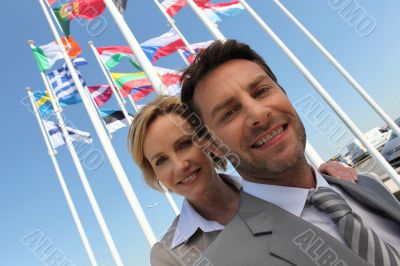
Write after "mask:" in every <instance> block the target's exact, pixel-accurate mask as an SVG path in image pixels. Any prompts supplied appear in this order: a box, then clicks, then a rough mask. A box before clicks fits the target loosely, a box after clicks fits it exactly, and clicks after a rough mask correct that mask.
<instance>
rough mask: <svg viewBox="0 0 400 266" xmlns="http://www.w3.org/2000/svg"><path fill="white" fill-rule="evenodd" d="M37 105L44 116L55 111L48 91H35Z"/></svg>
mask: <svg viewBox="0 0 400 266" xmlns="http://www.w3.org/2000/svg"><path fill="white" fill-rule="evenodd" d="M33 97H34V98H35V102H36V106H37V108H38V110H39V113H40V114H41V116H42V117H48V116H49V115H51V113H52V112H53V105H52V104H51V100H50V96H49V94H48V92H47V91H35V92H33Z"/></svg>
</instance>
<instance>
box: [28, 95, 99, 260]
mask: <svg viewBox="0 0 400 266" xmlns="http://www.w3.org/2000/svg"><path fill="white" fill-rule="evenodd" d="M26 90H27V93H28V96H29V99H30V101H31V104H32V107H33V111H34V114H35V116H36V120H37V122H38V124H39V128H40V131H41V132H42V136H43V139H44V142H45V143H46V147H47V150H48V153H49V156H50V159H51V162H52V163H53V167H54V170H55V171H56V174H57V178H58V182H60V185H61V189H62V191H63V193H64V197H65V199H66V201H67V204H68V207H69V210H70V212H71V214H72V218H73V219H74V222H75V226H76V228H77V229H78V232H79V236H80V237H81V240H82V242H83V246H84V247H85V250H86V253H87V255H88V257H89V260H90V264H91V265H95V266H97V265H98V263H97V261H96V257H95V256H94V253H93V250H92V247H91V246H90V243H89V240H88V238H87V235H86V233H85V230H84V229H83V226H82V223H81V219H80V218H79V215H78V212H77V211H76V208H75V204H74V202H73V200H72V197H71V194H70V193H69V190H68V187H67V184H66V183H65V180H64V176H63V174H62V172H61V169H60V166H59V164H58V162H57V158H56V154H57V151H56V150H55V149H54V148H53V147H52V145H51V143H50V141H49V136H48V132H47V130H46V129H45V128H44V125H43V121H42V119H41V117H40V115H39V112H38V109H37V106H36V102H35V100H34V98H33V93H32V89H31V88H27V89H26Z"/></svg>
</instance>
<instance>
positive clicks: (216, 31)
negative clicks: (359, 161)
mask: <svg viewBox="0 0 400 266" xmlns="http://www.w3.org/2000/svg"><path fill="white" fill-rule="evenodd" d="M186 2H187V3H188V4H189V6H190V7H191V8H192V10H193V11H194V12H195V13H196V15H197V16H198V17H199V18H200V20H201V21H202V22H203V24H204V25H205V26H206V28H207V29H208V30H209V31H210V32H211V34H212V35H213V36H214V38H215V39H217V40H220V41H224V40H226V38H225V36H224V35H223V34H222V32H221V31H220V30H219V29H218V28H217V25H216V24H215V23H213V22H212V21H211V20H210V19H209V18H208V17H207V16H205V15H204V13H203V11H202V10H201V9H200V8H199V7H198V6H197V4H196V3H195V2H194V1H193V0H186ZM307 146H309V147H312V145H311V143H309V142H308V141H307ZM310 151H311V150H310V149H306V150H305V153H306V155H307V156H308V157H309V158H310V160H311V161H313V162H323V160H322V158H321V156H319V155H318V153H316V152H313V153H308V152H310ZM314 151H315V150H314Z"/></svg>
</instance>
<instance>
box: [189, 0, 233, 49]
mask: <svg viewBox="0 0 400 266" xmlns="http://www.w3.org/2000/svg"><path fill="white" fill-rule="evenodd" d="M186 2H187V3H188V5H189V6H190V7H191V8H192V10H193V11H194V13H196V15H197V16H198V17H199V19H200V20H201V21H202V22H203V23H204V25H205V26H206V27H207V29H208V30H209V31H210V32H211V34H212V35H213V36H214V37H215V39H217V40H221V41H223V40H225V39H226V38H225V36H224V35H223V34H222V32H221V31H220V30H219V29H218V28H217V25H216V24H215V23H213V22H212V21H211V20H210V19H209V18H208V17H207V16H205V15H204V13H203V11H202V10H201V9H200V8H199V7H198V6H197V5H196V3H195V2H194V1H193V0H186Z"/></svg>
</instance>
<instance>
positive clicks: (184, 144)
mask: <svg viewBox="0 0 400 266" xmlns="http://www.w3.org/2000/svg"><path fill="white" fill-rule="evenodd" d="M192 143H193V142H192V139H187V140H184V141H182V142H181V143H179V149H183V148H186V147H189V146H191V145H192Z"/></svg>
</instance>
